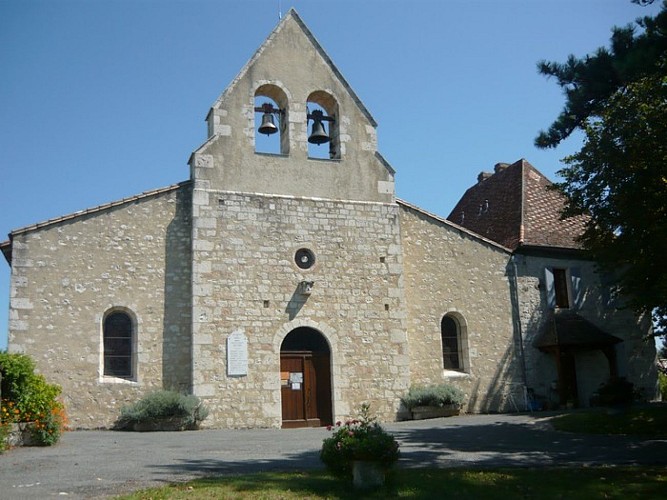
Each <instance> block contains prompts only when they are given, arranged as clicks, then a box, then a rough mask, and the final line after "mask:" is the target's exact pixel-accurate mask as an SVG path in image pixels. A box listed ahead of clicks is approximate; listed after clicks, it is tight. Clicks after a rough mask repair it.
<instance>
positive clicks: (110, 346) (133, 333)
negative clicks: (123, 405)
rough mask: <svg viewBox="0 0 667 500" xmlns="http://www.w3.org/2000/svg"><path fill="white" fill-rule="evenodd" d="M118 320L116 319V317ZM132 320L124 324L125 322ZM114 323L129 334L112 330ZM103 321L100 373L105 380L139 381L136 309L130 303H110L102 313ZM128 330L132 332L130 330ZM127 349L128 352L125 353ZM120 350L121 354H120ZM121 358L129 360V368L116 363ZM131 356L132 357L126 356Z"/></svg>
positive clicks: (125, 360)
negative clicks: (119, 334) (123, 334)
mask: <svg viewBox="0 0 667 500" xmlns="http://www.w3.org/2000/svg"><path fill="white" fill-rule="evenodd" d="M114 319H115V320H117V321H114ZM125 321H127V322H129V324H127V325H125V326H123V322H125ZM114 323H116V325H115V327H120V329H122V330H124V333H125V334H128V336H127V337H125V338H123V336H118V335H116V336H114V334H113V332H112V331H111V330H112V329H113V328H114ZM99 325H100V351H99V352H100V360H99V365H100V366H99V377H100V380H102V381H105V382H137V381H138V366H137V360H138V345H139V341H138V338H139V320H138V318H137V315H136V314H135V313H134V311H133V310H132V309H131V308H130V307H127V306H118V305H113V306H110V307H108V308H107V309H106V310H105V311H104V314H102V315H101V316H100V317H99ZM127 330H129V332H128V331H127ZM125 349H127V352H126V353H125V351H124V350H125ZM118 353H121V354H118ZM114 358H115V359H116V361H117V360H118V358H123V359H124V361H122V363H129V364H128V365H127V367H126V368H124V369H123V368H119V367H118V366H116V367H113V366H112V365H113V364H115V361H114ZM127 358H129V359H127Z"/></svg>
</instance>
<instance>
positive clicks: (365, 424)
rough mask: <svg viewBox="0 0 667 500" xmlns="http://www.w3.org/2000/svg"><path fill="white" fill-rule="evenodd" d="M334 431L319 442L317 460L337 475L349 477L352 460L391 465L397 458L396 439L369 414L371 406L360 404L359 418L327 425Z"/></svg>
mask: <svg viewBox="0 0 667 500" xmlns="http://www.w3.org/2000/svg"><path fill="white" fill-rule="evenodd" d="M327 428H328V429H329V430H333V431H334V433H333V435H332V436H331V437H328V438H326V439H325V440H324V442H323V443H322V450H321V451H320V459H321V460H322V462H324V465H326V466H327V468H328V469H329V470H330V471H331V472H332V473H334V474H335V475H337V476H348V477H349V476H350V475H351V474H352V463H353V462H354V461H355V460H367V461H374V462H377V463H379V464H380V465H382V466H383V467H385V468H388V467H391V465H393V464H394V463H395V462H396V461H397V460H398V457H399V450H398V447H399V445H398V442H397V441H396V439H395V438H394V436H392V435H391V434H389V433H388V432H386V431H385V430H384V429H383V428H382V426H380V424H378V423H377V422H376V418H375V417H373V416H371V413H370V405H368V404H366V403H364V404H363V405H361V410H360V418H359V419H358V420H356V419H355V420H348V421H347V422H345V424H342V423H341V422H336V426H335V427H333V426H328V427H327Z"/></svg>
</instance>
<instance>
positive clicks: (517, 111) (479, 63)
mask: <svg viewBox="0 0 667 500" xmlns="http://www.w3.org/2000/svg"><path fill="white" fill-rule="evenodd" d="M290 7H294V8H296V10H297V12H298V13H299V15H300V16H301V17H302V19H303V20H304V21H305V23H306V24H307V25H308V27H309V28H310V29H311V31H312V32H313V33H314V35H315V37H316V38H317V39H318V40H319V41H320V43H321V44H322V46H323V47H324V49H325V50H326V51H327V53H328V54H329V55H330V56H331V58H332V59H333V61H334V63H335V64H336V65H337V66H338V68H339V69H340V71H341V72H342V73H343V75H344V76H345V78H346V79H347V81H348V82H349V83H350V85H351V86H352V88H353V89H354V90H355V92H356V93H357V94H358V96H359V97H360V98H361V100H362V101H363V102H364V104H365V105H366V107H367V108H368V109H369V111H370V112H371V114H372V115H373V116H374V118H375V119H376V121H377V122H378V124H379V125H378V141H379V150H380V152H381V153H382V154H383V156H384V157H385V158H386V159H387V160H388V161H389V162H390V163H391V164H392V166H393V167H394V168H395V169H396V171H397V177H396V180H397V194H398V196H399V197H401V198H403V199H405V200H407V201H409V202H411V203H414V204H416V205H419V206H421V207H422V208H424V209H426V210H429V211H431V212H434V213H437V214H439V215H442V216H447V215H448V214H449V212H450V210H451V209H452V208H453V207H454V205H455V204H456V202H457V201H458V199H459V197H460V196H461V195H462V194H463V192H464V191H465V190H466V189H467V188H468V187H470V186H471V185H472V184H474V183H475V181H476V177H477V174H478V173H479V172H480V171H482V170H491V169H492V168H493V165H494V164H495V163H497V162H513V161H516V160H518V159H520V158H526V159H527V160H528V161H530V162H531V163H532V164H533V165H535V166H536V167H537V168H538V169H540V170H541V171H542V172H543V173H545V174H546V175H547V176H549V177H550V178H552V179H555V172H556V171H557V170H558V169H559V168H560V163H559V160H560V159H561V158H562V157H564V156H566V155H567V154H569V153H571V152H573V151H575V150H576V149H577V148H578V147H579V142H578V141H579V139H578V138H573V139H572V140H569V141H567V142H566V143H565V144H563V145H562V146H561V147H559V148H558V149H556V150H547V151H543V150H538V149H536V148H535V147H534V146H533V139H534V138H535V136H536V134H537V132H538V131H539V130H540V129H542V128H546V127H547V126H548V125H549V124H550V123H551V122H552V121H553V119H554V118H555V117H556V115H557V114H558V112H559V111H560V109H561V107H562V104H563V97H562V95H561V92H560V89H559V88H558V87H557V85H556V83H555V82H554V81H548V80H546V79H545V78H544V77H542V76H540V75H539V74H538V73H537V70H536V63H537V61H539V60H541V59H547V60H554V61H564V60H565V59H566V57H567V56H568V55H569V54H575V55H577V56H583V55H585V54H587V53H590V52H592V51H594V50H595V49H596V48H597V47H599V46H602V45H606V44H607V42H608V40H609V36H610V30H611V27H612V26H614V25H625V24H627V23H629V22H631V21H633V20H634V19H635V18H636V17H638V16H641V15H647V14H653V13H655V12H657V11H658V10H659V5H653V6H650V7H648V8H645V7H639V6H637V5H634V4H632V3H630V0H558V1H552V0H487V1H483V0H465V1H458V0H439V1H427V0H383V1H382V0H364V1H361V0H354V1H352V0H349V1H346V0H328V1H325V0H301V1H299V0H294V1H292V2H289V1H288V0H281V1H279V0H244V1H240V0H238V1H232V0H215V1H213V0H106V1H102V0H78V1H72V0H58V1H55V0H0V74H1V76H0V174H1V175H0V240H4V239H6V234H7V233H9V232H10V231H11V230H12V229H16V228H19V227H23V226H26V225H30V224H33V223H36V222H40V221H44V220H47V219H50V218H53V217H59V216H62V215H66V214H69V213H72V212H76V211H78V210H82V209H85V208H89V207H93V206H96V205H100V204H103V203H107V202H110V201H114V200H118V199H121V198H124V197H128V196H132V195H135V194H138V193H140V192H142V191H147V190H151V189H155V188H159V187H163V186H168V185H171V184H174V183H176V182H179V181H182V180H186V179H187V178H188V175H189V172H188V167H187V160H188V157H189V155H190V153H191V152H192V151H193V150H194V149H196V148H197V147H198V146H199V145H200V144H202V143H203V142H204V140H205V138H206V127H205V123H204V118H205V116H206V113H207V112H208V109H209V107H210V106H211V105H212V104H213V102H214V101H215V99H216V98H217V97H218V95H219V94H220V93H222V91H223V90H224V89H225V87H226V86H227V85H228V84H229V83H230V82H231V80H232V79H233V78H234V76H235V75H236V74H237V73H238V71H239V70H240V69H241V67H242V66H243V65H244V64H245V63H246V61H247V60H248V59H249V58H250V57H251V56H252V54H253V53H254V51H255V50H256V49H257V47H258V46H259V45H260V44H261V43H262V42H263V40H264V39H265V38H266V36H268V34H269V33H270V32H271V30H272V29H273V28H274V27H275V25H276V24H277V22H278V13H279V10H282V12H283V13H284V12H286V11H287V10H288V9H289V8H290ZM9 274H10V272H9V266H8V265H6V264H5V262H4V260H3V261H2V262H0V349H1V348H3V347H5V346H6V343H7V339H6V331H7V323H8V317H7V316H8V303H9Z"/></svg>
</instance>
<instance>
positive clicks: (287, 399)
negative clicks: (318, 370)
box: [280, 356, 306, 421]
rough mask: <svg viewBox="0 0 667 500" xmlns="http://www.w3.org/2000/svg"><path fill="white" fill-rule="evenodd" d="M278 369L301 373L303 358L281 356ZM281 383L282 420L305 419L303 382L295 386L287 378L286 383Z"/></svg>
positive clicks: (290, 372)
mask: <svg viewBox="0 0 667 500" xmlns="http://www.w3.org/2000/svg"><path fill="white" fill-rule="evenodd" d="M280 371H281V372H283V373H284V372H287V373H289V374H293V373H303V371H304V367H303V358H301V357H299V356H289V357H288V356H281V358H280ZM281 385H282V387H281V389H280V391H281V396H282V410H283V420H291V421H294V420H305V418H306V415H305V411H304V390H303V389H304V384H303V383H302V384H300V386H299V387H297V386H296V384H294V383H291V382H290V381H289V379H288V384H287V385H284V384H282V383H281Z"/></svg>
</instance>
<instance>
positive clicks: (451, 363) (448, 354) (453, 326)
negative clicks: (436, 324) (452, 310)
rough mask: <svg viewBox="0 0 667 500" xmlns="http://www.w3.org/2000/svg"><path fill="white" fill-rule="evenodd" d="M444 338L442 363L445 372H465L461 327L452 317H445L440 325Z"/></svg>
mask: <svg viewBox="0 0 667 500" xmlns="http://www.w3.org/2000/svg"><path fill="white" fill-rule="evenodd" d="M440 335H441V337H442V363H443V367H444V369H445V370H457V371H463V370H464V355H463V354H464V353H463V339H462V334H461V327H460V325H459V322H458V320H457V319H456V318H455V317H453V316H452V315H449V314H447V315H445V316H444V317H443V318H442V322H441V324H440Z"/></svg>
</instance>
